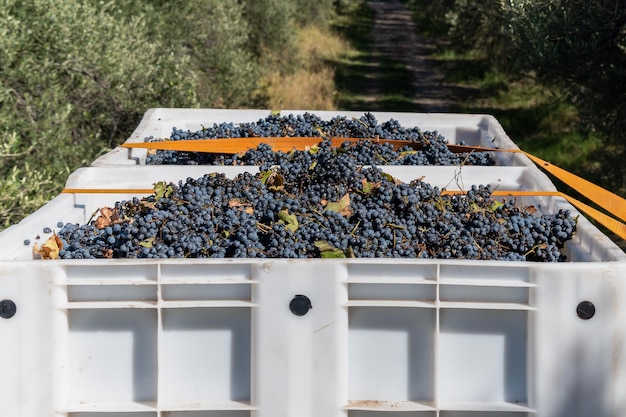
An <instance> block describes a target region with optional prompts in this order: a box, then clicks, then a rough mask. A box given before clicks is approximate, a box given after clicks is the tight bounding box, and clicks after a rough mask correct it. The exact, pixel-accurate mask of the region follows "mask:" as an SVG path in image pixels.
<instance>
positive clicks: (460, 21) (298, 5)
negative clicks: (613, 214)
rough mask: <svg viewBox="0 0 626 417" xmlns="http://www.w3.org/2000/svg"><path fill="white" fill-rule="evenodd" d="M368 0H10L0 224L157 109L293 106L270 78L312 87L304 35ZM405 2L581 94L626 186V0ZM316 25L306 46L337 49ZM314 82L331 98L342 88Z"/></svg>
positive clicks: (0, 41)
mask: <svg viewBox="0 0 626 417" xmlns="http://www.w3.org/2000/svg"><path fill="white" fill-rule="evenodd" d="M363 1H365V0H317V1H310V0H186V1H177V0H174V1H172V0H128V1H124V2H122V1H102V0H77V1H68V0H61V1H56V0H55V1H53V0H19V1H18V0H0V51H1V54H0V229H1V228H3V227H6V226H8V225H10V224H13V223H15V222H16V221H18V220H19V219H21V218H22V217H24V216H25V215H27V214H29V213H30V212H32V211H34V210H35V209H36V208H38V207H39V206H41V205H42V204H43V203H45V202H46V201H48V200H49V199H50V198H51V197H53V196H54V195H56V194H57V193H58V192H59V191H60V190H61V188H62V186H63V184H64V182H65V180H66V178H67V175H68V174H70V173H71V172H72V171H74V170H75V169H76V168H78V167H80V166H85V165H88V164H89V163H90V162H91V161H93V160H94V159H95V158H96V157H97V156H98V155H100V154H102V153H103V152H105V151H106V150H107V149H110V148H111V147H113V146H115V145H117V144H119V143H121V142H123V141H124V140H125V138H127V137H128V136H129V135H130V133H131V132H132V130H133V129H134V128H135V127H136V126H137V124H138V122H139V120H140V119H141V116H142V115H143V113H144V112H145V110H146V109H148V108H150V107H207V108H209V107H230V108H238V107H258V108H263V107H272V106H274V107H275V106H289V104H288V102H286V101H285V100H276V99H273V98H272V97H271V96H272V89H274V90H276V89H277V86H278V87H281V85H282V88H283V90H293V89H296V88H301V87H302V86H303V84H306V82H308V81H306V80H312V79H313V77H304V78H302V79H298V78H294V79H292V80H291V82H286V81H285V80H287V79H288V77H289V75H290V74H293V73H294V72H295V71H297V68H301V67H307V66H311V67H315V66H316V65H318V64H319V63H318V64H311V63H309V62H306V63H304V62H303V59H304V58H303V53H302V50H303V47H302V45H303V43H302V42H300V40H299V33H304V31H303V30H302V29H303V28H305V27H309V28H320V27H321V28H325V27H329V26H330V25H332V23H333V21H334V19H335V18H336V16H337V15H341V14H342V13H343V14H346V13H350V11H351V10H354V7H350V6H353V5H354V4H359V3H361V2H363ZM404 1H405V2H406V3H407V4H408V5H410V6H411V7H412V9H413V10H414V11H415V16H416V19H417V20H418V23H419V27H420V28H421V29H422V30H424V29H426V30H428V31H430V35H433V36H436V37H438V38H439V39H441V40H444V41H445V42H446V43H447V44H448V45H449V46H450V47H452V48H454V49H455V50H457V51H458V52H459V53H466V54H474V55H480V56H482V57H484V58H485V61H486V62H488V63H489V65H490V66H492V67H493V68H494V69H495V70H497V71H499V72H501V73H505V74H507V76H508V77H511V78H514V77H522V76H524V77H532V78H533V79H535V80H536V81H537V82H538V83H541V84H543V85H545V86H548V87H549V88H551V89H553V91H554V92H555V94H556V95H557V96H558V97H560V98H561V100H564V101H567V102H569V103H572V104H573V105H574V106H575V107H576V109H577V110H578V113H579V116H580V121H581V122H582V123H583V124H584V126H585V128H586V129H587V130H588V131H589V132H593V134H595V135H599V136H600V137H602V140H603V141H604V144H605V146H604V153H603V154H601V155H594V158H597V160H598V164H599V166H600V167H601V171H602V175H601V176H600V178H599V179H600V182H601V183H602V185H604V186H606V187H609V188H613V189H615V190H617V191H618V192H620V193H621V194H626V164H624V163H623V161H624V158H625V157H626V151H625V148H626V146H625V143H626V0H441V1H436V2H433V1H429V0H404ZM308 36H309V40H308V41H307V42H308V45H309V46H308V48H310V49H306V50H304V55H307V54H312V53H316V54H317V53H320V51H328V50H331V49H333V48H334V46H332V45H333V44H331V43H328V44H326V43H323V41H322V38H321V37H320V36H319V35H318V32H315V31H313V32H311V31H310V32H308ZM316 43H317V45H315V44H316ZM311 51H312V52H311ZM467 70H471V69H470V68H467ZM317 78H318V79H319V78H327V79H328V78H332V72H324V71H320V72H319V73H318V77H317ZM302 80H305V81H302ZM330 81H331V82H332V80H330ZM314 90H319V91H318V93H319V94H320V95H321V96H323V98H324V99H326V100H330V101H332V89H329V88H319V87H315V88H314ZM296 94H299V92H296ZM329 97H330V99H329ZM317 106H318V108H319V107H321V106H326V107H327V108H330V107H332V103H331V104H328V102H323V104H319V105H317ZM309 108H311V109H314V107H313V104H311V107H309ZM593 179H594V180H596V178H593Z"/></svg>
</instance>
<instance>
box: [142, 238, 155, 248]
mask: <svg viewBox="0 0 626 417" xmlns="http://www.w3.org/2000/svg"><path fill="white" fill-rule="evenodd" d="M139 246H142V247H144V248H151V247H152V246H154V238H153V237H149V238H148V239H146V240H143V241H141V242H139Z"/></svg>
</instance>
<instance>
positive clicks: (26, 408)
mask: <svg viewBox="0 0 626 417" xmlns="http://www.w3.org/2000/svg"><path fill="white" fill-rule="evenodd" d="M388 168H391V169H389V170H387V169H386V171H387V172H389V173H391V174H392V175H394V176H396V177H398V178H399V179H402V180H405V181H408V180H410V179H412V178H416V177H421V176H425V178H424V181H426V182H430V183H431V184H433V185H437V186H440V187H442V186H447V187H448V188H450V189H453V188H464V187H469V186H470V185H471V184H474V183H491V184H492V185H494V186H496V185H497V186H498V187H499V189H505V190H530V189H536V188H537V187H545V186H546V184H545V183H544V178H543V177H542V176H540V175H538V174H537V172H538V171H536V170H534V169H531V168H527V167H491V168H485V167H464V168H463V169H462V170H460V171H459V170H458V169H457V168H455V167H410V168H407V167H388ZM248 169H251V170H254V167H173V166H172V167H161V169H160V170H154V169H153V168H152V167H99V168H84V169H81V170H79V171H77V172H75V173H74V174H72V175H71V176H70V178H69V179H68V183H67V186H68V188H69V187H71V188H81V187H82V188H98V187H102V188H114V187H119V188H135V187H136V188H150V187H151V185H152V183H154V182H156V181H161V180H170V181H177V180H184V179H185V178H187V177H188V176H191V177H195V176H200V175H202V174H204V173H206V172H209V171H212V170H213V171H224V172H226V173H227V175H229V176H231V177H232V176H234V175H236V174H237V173H239V172H241V171H242V170H248ZM130 197H131V195H124V194H119V195H99V194H77V195H72V194H63V195H60V196H59V197H57V198H55V199H54V200H53V201H51V202H50V203H49V204H47V205H46V206H44V207H43V208H42V209H40V210H39V211H38V212H36V213H34V214H33V215H31V216H30V217H28V218H27V219H25V220H24V221H22V222H21V223H19V224H17V225H15V226H12V227H11V228H9V229H7V230H5V231H4V232H2V233H0V245H1V247H2V253H1V254H0V259H1V260H0V299H2V300H4V301H5V302H7V301H9V300H10V301H11V302H12V303H14V305H15V307H16V313H15V315H14V316H12V317H7V318H3V319H0V337H1V340H3V341H7V342H6V343H5V345H4V347H3V350H2V353H3V354H2V355H0V369H2V370H3V378H0V392H1V393H2V401H0V415H7V416H9V415H10V416H15V417H31V416H40V415H52V416H59V417H138V416H139V417H216V416H220V417H221V416H224V417H243V416H246V417H248V416H250V417H265V416H267V417H273V416H298V417H299V416H305V417H307V416H310V417H317V416H338V417H373V416H375V417H391V416H398V417H405V416H418V417H427V416H428V417H435V416H441V417H476V416H487V417H519V416H541V417H544V416H546V417H559V416H572V417H576V416H580V417H583V416H585V417H586V416H590V415H593V416H599V417H602V416H614V415H624V414H626V402H625V401H624V397H623V393H624V392H626V351H625V348H624V346H625V345H624V342H625V340H624V331H625V329H626V323H625V321H626V315H624V314H623V311H622V310H623V303H624V301H625V294H626V281H625V280H624V279H623V278H624V276H625V274H626V255H625V254H624V253H623V252H622V251H621V250H619V248H617V246H615V245H614V244H612V243H611V242H610V240H609V239H608V238H607V237H606V236H604V235H603V234H602V233H600V232H599V231H598V230H597V229H596V228H595V227H593V226H592V225H591V224H590V223H589V222H588V221H586V219H584V218H582V217H581V218H580V220H579V224H578V232H577V234H576V236H575V238H574V239H573V240H572V241H570V242H568V244H567V245H566V253H567V255H568V256H569V259H570V260H571V261H572V262H566V263H559V264H539V263H528V262H495V261H462V260H455V261H438V260H414V259H372V260H363V259H351V260H320V259H309V260H285V259H275V260H246V259H243V260H240V259H237V260H235V259H225V260H215V259H213V260H209V259H207V260H204V259H195V260H193V259H184V260H176V259H171V260H167V259H165V260H117V259H112V260H97V261H94V260H83V261H80V260H71V261H70V260H67V261H63V260H57V261H41V260H32V259H31V258H32V255H31V253H30V248H29V247H27V246H24V245H22V244H21V242H22V240H23V239H26V238H31V239H32V238H33V236H35V235H37V234H41V231H42V229H43V227H45V226H52V225H51V224H50V223H52V224H56V222H57V221H63V222H77V223H84V222H86V221H88V220H89V218H90V217H91V215H92V213H93V212H94V211H95V210H96V209H97V208H99V207H102V206H107V205H108V206H110V205H112V203H113V202H115V201H118V200H120V199H124V198H130ZM519 203H520V204H522V205H527V204H533V205H535V206H536V207H537V208H538V209H539V211H540V212H541V213H550V212H554V211H555V210H558V209H559V208H568V209H570V210H572V212H574V213H576V211H575V209H573V208H572V207H571V206H569V204H567V203H566V202H565V201H564V200H563V199H560V198H544V197H534V198H528V197H526V198H524V199H520V201H519ZM44 238H45V236H44ZM303 296H306V297H307V299H308V300H309V301H310V304H311V307H312V308H310V309H308V308H307V307H308V305H307V303H306V299H305V298H303ZM294 300H295V301H294ZM581 302H589V303H591V304H592V305H593V306H594V308H595V312H594V315H593V317H591V318H590V319H586V318H588V317H589V316H590V315H591V312H590V310H589V305H588V304H581ZM7 311H8V310H7V309H4V307H3V310H2V313H3V315H7V314H5V313H6V312H7ZM7 316H8V315H7ZM580 316H582V317H583V318H585V319H582V318H580Z"/></svg>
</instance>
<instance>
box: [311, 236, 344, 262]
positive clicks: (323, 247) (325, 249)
mask: <svg viewBox="0 0 626 417" xmlns="http://www.w3.org/2000/svg"><path fill="white" fill-rule="evenodd" d="M314 244H315V247H316V248H317V249H318V250H319V251H320V257H322V258H345V257H346V254H345V253H343V251H341V250H340V249H337V248H336V247H334V246H333V245H331V244H330V243H328V242H327V241H325V240H316V241H315V242H314Z"/></svg>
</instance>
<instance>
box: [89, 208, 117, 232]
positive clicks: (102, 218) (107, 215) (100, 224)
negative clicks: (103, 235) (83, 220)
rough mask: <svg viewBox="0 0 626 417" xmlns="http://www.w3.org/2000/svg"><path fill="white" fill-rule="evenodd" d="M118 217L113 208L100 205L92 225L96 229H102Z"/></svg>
mask: <svg viewBox="0 0 626 417" xmlns="http://www.w3.org/2000/svg"><path fill="white" fill-rule="evenodd" d="M119 219H120V216H119V213H118V212H117V210H116V209H115V208H111V207H102V208H101V209H100V215H99V216H98V218H97V219H96V220H95V221H94V226H96V227H97V228H98V229H104V228H105V227H107V226H111V225H112V224H113V223H115V222H116V221H118V220H119Z"/></svg>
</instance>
